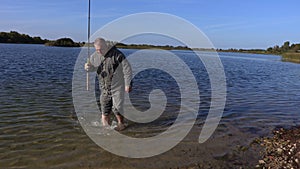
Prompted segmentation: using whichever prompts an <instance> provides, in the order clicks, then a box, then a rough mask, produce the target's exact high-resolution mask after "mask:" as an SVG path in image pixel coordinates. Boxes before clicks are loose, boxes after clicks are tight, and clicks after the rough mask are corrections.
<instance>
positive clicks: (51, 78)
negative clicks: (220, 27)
mask: <svg viewBox="0 0 300 169" xmlns="http://www.w3.org/2000/svg"><path fill="white" fill-rule="evenodd" d="M80 50H81V49H80V48H58V47H45V46H43V45H15V44H0V59H1V62H0V77H1V78H0V81H1V83H0V96H1V97H0V103H1V104H0V152H1V153H0V168H120V166H122V167H121V168H141V167H143V168H172V167H181V166H190V165H193V164H199V165H200V166H201V165H204V164H207V165H208V166H213V165H216V166H223V167H225V168H226V167H228V168H229V167H232V166H233V167H235V166H244V167H249V168H253V167H251V166H253V165H255V162H256V160H257V158H258V153H257V152H255V151H253V152H249V153H243V154H239V153H236V154H235V153H233V152H235V150H236V147H237V146H244V145H248V144H249V143H250V142H251V140H253V139H254V138H255V137H260V136H267V135H270V133H271V130H272V129H274V128H275V127H278V126H284V127H291V126H295V125H299V124H300V111H299V104H300V80H299V79H300V65H299V64H294V63H287V62H281V61H280V57H279V56H273V55H254V54H241V53H220V54H219V55H220V58H221V61H222V63H223V65H224V69H225V74H226V80H227V102H226V107H225V111H224V113H223V117H222V120H221V122H220V125H219V127H218V129H217V130H216V132H215V133H214V135H213V136H212V137H211V139H210V141H209V142H207V143H204V144H202V145H201V144H198V143H197V141H198V140H197V139H198V136H199V134H200V131H201V127H202V125H203V122H204V119H205V118H206V115H207V112H208V109H209V106H210V94H211V93H210V84H209V78H208V76H207V73H206V71H205V68H204V66H203V65H202V63H201V62H200V61H199V60H198V58H197V57H196V56H195V54H194V53H192V52H191V51H172V52H173V53H174V54H176V55H177V56H179V57H180V58H181V59H182V60H183V61H184V62H185V63H186V64H187V65H189V67H190V68H191V70H192V72H193V74H194V76H195V77H196V79H197V82H198V85H199V89H200V94H201V103H200V107H199V112H198V119H197V122H196V124H195V126H194V128H193V130H192V131H191V133H190V134H189V135H188V136H187V137H186V138H185V139H184V140H183V142H182V143H180V144H179V145H178V146H176V147H175V148H173V149H172V150H170V151H168V152H166V153H164V154H162V155H159V156H156V157H151V158H147V159H127V158H123V157H118V156H116V155H113V154H111V153H108V152H106V151H105V150H103V149H101V148H100V147H98V146H97V145H96V144H95V143H94V142H93V141H92V140H90V139H89V137H88V136H87V135H86V134H85V133H84V131H83V129H82V128H81V126H80V124H79V122H78V120H77V116H76V113H75V110H74V106H73V102H72V76H73V69H74V65H75V62H76V59H77V57H78V55H79V53H80ZM122 51H123V52H124V53H125V54H126V55H129V54H131V53H133V52H134V51H135V50H124V49H123V50H122ZM200 54H201V55H203V56H204V57H209V56H210V53H209V52H201V53H200ZM170 64H171V63H170ZM199 69H200V70H201V72H199V71H197V70H199ZM83 80H85V77H83ZM154 82H155V83H154ZM134 84H135V86H134V87H135V88H134V89H135V90H133V92H132V93H131V97H132V100H133V101H134V105H135V106H136V108H137V109H139V110H141V111H144V110H147V109H148V108H149V106H150V104H149V102H148V100H147V99H148V94H149V93H150V92H151V90H153V89H161V90H163V91H164V92H165V94H166V96H167V98H168V103H167V106H166V110H165V113H164V114H163V115H162V117H161V118H159V119H157V120H155V121H154V122H152V123H147V124H135V123H132V124H131V127H129V128H128V130H126V131H125V133H124V134H127V135H131V136H134V137H147V136H150V135H155V134H158V133H159V132H161V131H163V130H165V129H166V128H167V127H168V126H170V125H171V124H172V123H173V122H174V120H175V119H176V115H177V114H176V112H178V110H179V108H178V105H180V103H178V98H180V94H179V92H178V86H177V85H176V83H175V82H174V79H173V78H172V77H170V76H169V75H168V74H166V73H164V72H162V71H158V70H149V71H146V72H141V73H140V74H138V75H137V76H136V77H135V79H134ZM190 92H193V91H190ZM99 122H100V119H98V120H97V119H96V120H95V121H94V122H93V123H99ZM187 157H188V158H187Z"/></svg>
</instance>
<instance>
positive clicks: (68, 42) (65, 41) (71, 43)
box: [45, 38, 81, 47]
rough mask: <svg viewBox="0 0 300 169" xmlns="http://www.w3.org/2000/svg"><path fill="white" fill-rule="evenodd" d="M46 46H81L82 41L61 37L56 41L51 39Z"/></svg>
mask: <svg viewBox="0 0 300 169" xmlns="http://www.w3.org/2000/svg"><path fill="white" fill-rule="evenodd" d="M45 45H46V46H60V47H80V46H81V44H80V43H76V42H74V41H73V40H72V39H70V38H61V39H58V40H56V41H49V42H47V43H45Z"/></svg>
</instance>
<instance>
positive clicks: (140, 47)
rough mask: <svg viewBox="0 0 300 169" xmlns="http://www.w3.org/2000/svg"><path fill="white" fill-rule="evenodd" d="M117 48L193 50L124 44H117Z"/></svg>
mask: <svg viewBox="0 0 300 169" xmlns="http://www.w3.org/2000/svg"><path fill="white" fill-rule="evenodd" d="M116 47H118V48H125V49H163V50H191V48H189V47H187V46H170V45H165V46H157V45H148V44H130V45H127V44H124V43H116Z"/></svg>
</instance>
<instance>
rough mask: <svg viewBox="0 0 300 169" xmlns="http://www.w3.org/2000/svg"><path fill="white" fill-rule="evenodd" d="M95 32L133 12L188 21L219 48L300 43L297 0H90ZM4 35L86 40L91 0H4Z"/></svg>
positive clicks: (0, 17)
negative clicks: (164, 14)
mask: <svg viewBox="0 0 300 169" xmlns="http://www.w3.org/2000/svg"><path fill="white" fill-rule="evenodd" d="M91 1H92V9H91V32H92V33H93V32H95V31H96V30H98V29H99V28H101V27H102V26H104V25H105V24H107V23H109V22H111V21H113V20H115V19H117V18H119V17H122V16H126V15H129V14H134V13H139V12H163V13H169V14H172V15H176V16H179V17H182V18H184V19H186V20H187V21H189V22H191V23H192V24H194V25H195V26H197V27H198V28H199V29H200V30H202V31H203V32H204V33H205V34H206V35H207V36H208V38H209V39H210V40H211V41H212V43H213V44H214V46H215V47H217V48H267V47H270V46H274V45H281V44H283V42H285V41H290V42H291V43H300V10H299V6H300V1H299V0H285V1H284V0H280V1H279V0H278V1H276V0H275V1H267V0H250V1H243V0H205V1H204V0H151V1H150V0H148V1H145V0H91ZM0 4H1V6H0V31H5V32H8V31H11V30H15V31H18V32H20V33H26V34H29V35H31V36H41V37H42V38H47V39H58V38H61V37H71V38H72V39H73V40H75V41H86V39H87V10H88V0H0Z"/></svg>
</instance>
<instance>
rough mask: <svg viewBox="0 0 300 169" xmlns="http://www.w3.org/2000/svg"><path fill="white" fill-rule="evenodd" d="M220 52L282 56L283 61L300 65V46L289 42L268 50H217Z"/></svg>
mask: <svg viewBox="0 0 300 169" xmlns="http://www.w3.org/2000/svg"><path fill="white" fill-rule="evenodd" d="M217 51H219V52H241V53H256V54H275V55H281V56H282V60H283V61H290V62H297V63H300V44H290V42H289V41H286V42H284V43H283V45H281V46H278V45H275V46H273V47H269V48H267V49H233V48H231V49H217Z"/></svg>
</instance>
